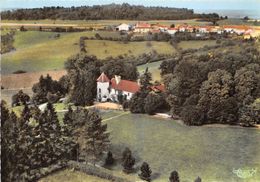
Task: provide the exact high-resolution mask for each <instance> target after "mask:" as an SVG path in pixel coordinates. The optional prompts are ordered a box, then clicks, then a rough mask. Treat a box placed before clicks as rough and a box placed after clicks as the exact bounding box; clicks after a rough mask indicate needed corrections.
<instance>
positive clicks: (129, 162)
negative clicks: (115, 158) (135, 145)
mask: <svg viewBox="0 0 260 182" xmlns="http://www.w3.org/2000/svg"><path fill="white" fill-rule="evenodd" d="M134 165H135V158H134V157H132V154H131V153H127V154H126V156H125V158H124V160H123V163H122V166H123V172H125V173H127V174H128V173H131V172H133V170H134V169H133V167H134Z"/></svg>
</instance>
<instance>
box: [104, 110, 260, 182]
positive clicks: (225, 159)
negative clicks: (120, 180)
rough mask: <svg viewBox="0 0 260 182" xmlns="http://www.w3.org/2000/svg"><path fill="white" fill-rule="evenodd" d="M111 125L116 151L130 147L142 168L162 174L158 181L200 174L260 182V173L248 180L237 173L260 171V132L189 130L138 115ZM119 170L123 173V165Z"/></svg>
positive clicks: (224, 181)
mask: <svg viewBox="0 0 260 182" xmlns="http://www.w3.org/2000/svg"><path fill="white" fill-rule="evenodd" d="M118 113H119V112H118V111H117V112H115V114H118ZM106 114H107V113H104V114H103V115H104V116H105V115H106ZM108 114H111V113H108ZM106 123H107V124H108V130H109V131H110V133H111V141H112V146H113V152H114V153H118V152H119V151H122V149H123V148H124V147H130V149H131V150H132V151H133V153H134V156H135V157H136V159H137V166H140V165H141V163H142V162H143V161H146V162H148V163H149V164H150V166H151V168H152V170H153V172H154V173H157V174H154V177H155V181H167V179H168V176H169V174H170V172H171V171H172V170H177V171H178V172H179V174H180V178H181V181H183V182H185V181H186V182H190V181H193V180H194V179H195V178H196V177H197V176H200V177H201V178H202V179H203V181H207V182H214V181H215V182H227V181H230V182H235V181H236V182H240V181H241V182H242V181H247V182H256V181H258V180H259V179H260V173H259V171H257V173H256V174H254V176H253V177H251V178H246V179H245V180H243V179H241V178H239V177H238V176H236V174H234V173H233V172H232V170H233V169H239V168H240V169H242V170H246V169H255V168H257V167H258V168H259V166H260V143H259V142H260V131H259V130H258V129H249V128H237V127H229V126H224V127H217V126H213V127H206V126H203V127H196V126H184V125H181V124H178V123H176V122H175V121H173V120H163V119H158V118H154V117H151V116H147V115H135V114H127V115H123V116H121V117H118V118H114V119H112V120H107V121H106ZM114 170H121V166H116V167H115V168H114ZM258 170H259V169H258Z"/></svg>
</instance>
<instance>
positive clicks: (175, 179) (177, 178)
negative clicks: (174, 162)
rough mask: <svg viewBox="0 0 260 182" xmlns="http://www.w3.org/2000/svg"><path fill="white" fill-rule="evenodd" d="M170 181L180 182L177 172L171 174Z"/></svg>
mask: <svg viewBox="0 0 260 182" xmlns="http://www.w3.org/2000/svg"><path fill="white" fill-rule="evenodd" d="M169 181H170V182H180V179H179V174H178V172H177V171H173V172H171V175H170V178H169Z"/></svg>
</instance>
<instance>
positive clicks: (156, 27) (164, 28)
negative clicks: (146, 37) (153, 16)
mask: <svg viewBox="0 0 260 182" xmlns="http://www.w3.org/2000/svg"><path fill="white" fill-rule="evenodd" d="M169 28H170V27H168V26H167V25H160V24H153V25H152V29H153V30H159V31H160V32H167V30H168V29H169Z"/></svg>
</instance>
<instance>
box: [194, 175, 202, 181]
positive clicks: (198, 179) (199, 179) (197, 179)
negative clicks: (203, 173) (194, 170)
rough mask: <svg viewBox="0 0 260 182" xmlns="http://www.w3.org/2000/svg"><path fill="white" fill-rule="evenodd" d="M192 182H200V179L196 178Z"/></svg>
mask: <svg viewBox="0 0 260 182" xmlns="http://www.w3.org/2000/svg"><path fill="white" fill-rule="evenodd" d="M194 182H202V180H201V178H200V177H199V176H198V177H197V178H196V179H195V181H194Z"/></svg>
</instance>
